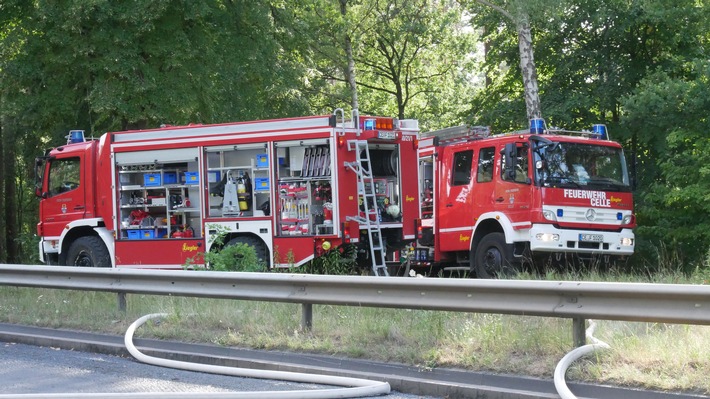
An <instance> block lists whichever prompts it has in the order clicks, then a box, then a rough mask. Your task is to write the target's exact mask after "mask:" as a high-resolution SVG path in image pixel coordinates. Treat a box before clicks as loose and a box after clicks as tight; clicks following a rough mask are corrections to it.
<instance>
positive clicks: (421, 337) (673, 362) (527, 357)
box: [0, 273, 710, 394]
mask: <svg viewBox="0 0 710 399" xmlns="http://www.w3.org/2000/svg"><path fill="white" fill-rule="evenodd" d="M545 277H546V278H548V279H552V280H593V281H639V280H644V281H643V282H660V283H685V284H687V283H694V284H703V283H707V282H706V280H704V279H705V278H706V276H703V275H693V276H690V277H687V276H684V275H682V274H680V273H679V274H667V275H653V276H649V278H639V277H638V276H637V277H636V278H631V277H628V276H626V277H625V276H621V275H614V273H611V274H605V275H597V274H593V273H590V274H587V275H586V276H579V275H570V274H552V275H548V276H545ZM521 278H526V279H531V278H539V277H538V276H530V275H523V276H521ZM127 304H128V308H127V310H126V312H125V313H123V312H120V311H119V310H118V309H117V298H116V295H115V294H108V293H96V292H80V291H75V292H72V291H61V290H49V289H34V288H19V287H0V321H2V322H8V323H16V324H25V325H35V326H43V327H51V328H65V329H75V330H84V331H94V332H103V333H111V334H123V333H124V332H125V330H126V328H127V327H128V325H129V324H130V323H132V322H133V321H134V320H135V319H137V318H138V317H140V316H143V315H144V314H147V313H156V312H165V313H169V314H171V316H170V317H169V318H168V319H167V320H165V321H164V322H162V323H160V324H159V325H148V326H146V327H145V328H142V329H141V330H140V331H139V334H138V335H139V336H142V337H151V338H158V339H170V340H179V341H183V342H204V343H212V344H217V345H223V346H233V347H249V348H256V349H278V350H291V351H304V352H313V353H325V354H332V355H339V356H348V357H355V358H358V357H359V358H369V359H373V360H380V361H393V362H401V363H405V364H410V365H416V366H418V367H421V368H422V369H427V368H434V367H457V368H465V369H470V370H478V371H490V372H498V373H511V374H522V375H528V376H536V377H545V378H551V377H552V373H553V371H554V368H555V366H556V364H557V362H558V361H559V360H560V359H561V358H562V357H563V356H564V355H565V354H566V353H567V352H568V351H569V350H570V349H572V348H571V343H572V337H571V321H569V320H565V319H553V318H540V317H521V316H504V315H495V314H463V313H452V312H435V311H420V310H398V309H376V308H358V307H340V306H328V305H316V306H314V326H313V330H312V331H309V332H304V331H301V330H300V317H301V313H300V312H301V311H300V305H296V304H279V303H265V302H248V301H228V300H217V299H196V298H182V297H158V296H148V295H128V301H127ZM595 335H596V337H598V338H599V339H601V340H603V341H606V342H607V343H609V344H610V345H611V347H612V349H611V350H608V351H605V352H598V353H597V354H596V356H594V358H590V359H585V360H583V361H580V362H578V363H576V364H575V365H574V366H573V368H572V369H571V370H570V372H569V373H568V378H569V379H573V380H581V381H590V382H597V383H606V384H616V385H623V386H633V387H641V388H646V389H660V390H668V391H684V392H692V393H700V394H710V380H708V378H707V376H708V375H710V327H707V326H685V325H669V324H649V323H626V322H610V321H599V322H598V327H597V332H596V334H595Z"/></svg>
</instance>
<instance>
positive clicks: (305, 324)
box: [301, 303, 313, 331]
mask: <svg viewBox="0 0 710 399" xmlns="http://www.w3.org/2000/svg"><path fill="white" fill-rule="evenodd" d="M311 329H313V304H312V303H302V304H301V330H303V331H311Z"/></svg>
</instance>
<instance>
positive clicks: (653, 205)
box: [624, 60, 710, 267]
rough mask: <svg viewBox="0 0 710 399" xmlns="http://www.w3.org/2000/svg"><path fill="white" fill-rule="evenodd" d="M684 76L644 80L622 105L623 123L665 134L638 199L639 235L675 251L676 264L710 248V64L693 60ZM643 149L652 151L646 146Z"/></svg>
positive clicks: (647, 242) (663, 74) (695, 258)
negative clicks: (650, 176)
mask: <svg viewBox="0 0 710 399" xmlns="http://www.w3.org/2000/svg"><path fill="white" fill-rule="evenodd" d="M689 68H690V69H691V73H689V74H688V76H683V77H673V76H670V75H669V74H668V73H666V72H657V73H654V74H652V75H651V76H649V77H647V78H645V79H643V80H642V81H641V83H640V85H639V87H638V89H637V90H636V91H635V93H634V94H633V95H631V96H629V97H628V98H627V99H626V100H625V102H624V106H625V109H626V110H627V112H628V114H629V116H628V119H627V120H626V123H628V124H631V125H634V124H643V126H644V127H646V128H647V129H648V130H655V131H660V132H664V134H665V139H664V140H657V142H656V143H655V145H657V146H661V147H663V148H657V149H652V150H651V151H653V152H654V153H658V154H662V156H659V157H658V158H656V159H655V164H656V165H655V166H656V167H657V168H658V170H659V173H658V176H657V177H656V178H655V179H653V180H652V181H648V182H645V185H646V187H647V188H646V189H645V190H644V192H643V193H642V194H641V195H640V196H638V197H637V198H638V199H639V206H638V209H637V213H638V215H639V228H638V234H639V235H641V236H642V237H644V238H645V242H644V243H643V244H644V245H645V246H646V248H645V251H646V252H647V253H652V252H651V251H650V250H649V248H648V247H649V245H650V244H654V243H656V244H658V243H663V244H664V245H665V246H666V247H667V248H671V249H673V250H675V251H677V255H680V256H679V257H678V259H679V260H680V261H683V263H682V264H681V265H676V266H684V267H688V266H690V264H691V263H692V262H698V261H700V259H702V257H703V256H704V255H705V253H706V252H707V251H708V249H710V244H708V243H710V167H708V165H710V136H708V134H707V132H708V130H710V117H709V116H708V113H707V110H708V109H710V62H708V61H707V60H698V61H696V62H694V63H692V65H690V66H689ZM648 136H651V137H653V135H650V134H649V135H648ZM647 148H649V149H650V148H651V147H650V146H649V147H647Z"/></svg>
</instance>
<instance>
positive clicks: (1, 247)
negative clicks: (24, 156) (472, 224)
mask: <svg viewBox="0 0 710 399" xmlns="http://www.w3.org/2000/svg"><path fill="white" fill-rule="evenodd" d="M4 100H5V98H4V96H2V97H0V157H2V159H3V160H5V159H7V154H6V153H5V152H6V146H5V143H6V142H5V140H4V139H5V136H7V130H8V128H9V127H8V121H7V119H8V118H7V116H6V115H5V110H4V104H5V101H4ZM13 142H14V140H13ZM8 180H10V179H9V176H8V173H7V171H6V170H5V162H4V161H3V162H0V187H3V188H6V187H7V185H8V184H7V181H8ZM9 198H10V194H9V193H8V192H7V191H6V190H3V193H0V215H3V216H4V215H7V208H6V206H7V203H8V202H9V200H8V199H9ZM6 220H7V219H6V218H4V217H0V263H7V262H8V253H7V242H8V241H10V237H12V235H10V234H9V232H8V231H7V229H6V228H7V223H6Z"/></svg>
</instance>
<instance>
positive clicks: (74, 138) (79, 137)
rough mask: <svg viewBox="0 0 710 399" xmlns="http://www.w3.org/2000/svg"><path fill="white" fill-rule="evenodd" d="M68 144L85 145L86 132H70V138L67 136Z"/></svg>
mask: <svg viewBox="0 0 710 399" xmlns="http://www.w3.org/2000/svg"><path fill="white" fill-rule="evenodd" d="M67 139H68V140H67V141H68V143H67V144H70V143H71V144H74V143H83V142H84V131H83V130H70V131H69V136H67Z"/></svg>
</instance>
